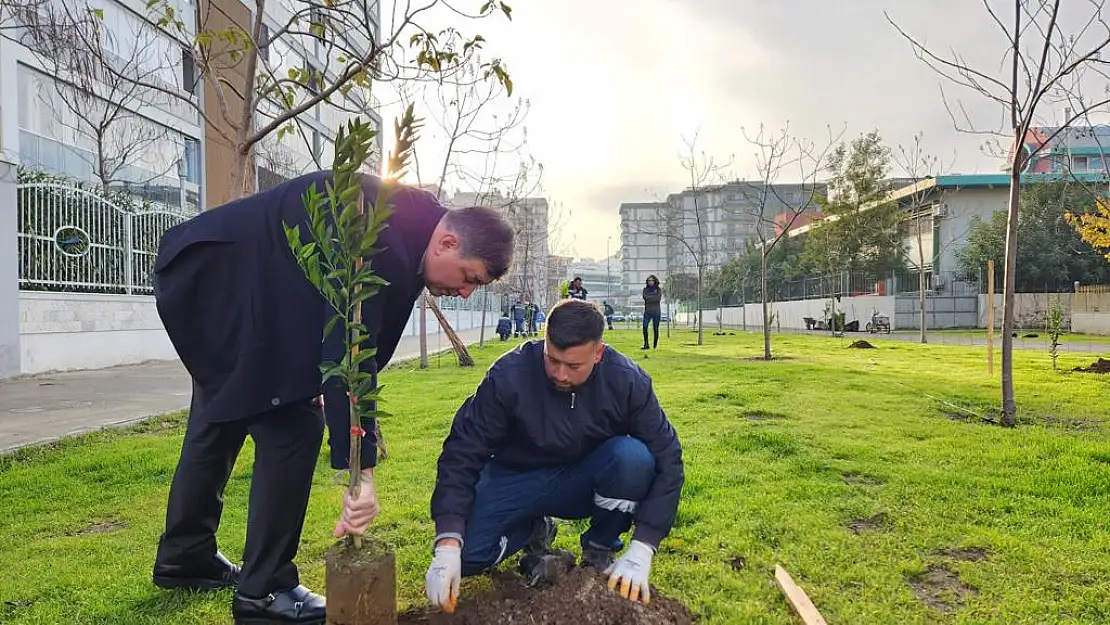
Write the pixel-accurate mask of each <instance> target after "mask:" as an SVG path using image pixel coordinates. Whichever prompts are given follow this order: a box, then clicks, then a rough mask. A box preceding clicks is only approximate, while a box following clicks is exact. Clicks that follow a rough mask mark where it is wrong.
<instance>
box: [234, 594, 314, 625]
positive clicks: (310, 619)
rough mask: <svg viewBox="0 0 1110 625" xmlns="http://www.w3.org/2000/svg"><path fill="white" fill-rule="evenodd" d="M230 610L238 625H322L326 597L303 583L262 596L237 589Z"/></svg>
mask: <svg viewBox="0 0 1110 625" xmlns="http://www.w3.org/2000/svg"><path fill="white" fill-rule="evenodd" d="M231 614H232V616H234V617H235V625H278V624H279V623H281V624H285V623H296V624H297V625H323V623H324V619H325V618H326V617H327V601H326V600H325V599H324V597H323V595H318V594H316V593H314V592H312V591H311V590H309V589H307V588H305V587H304V586H297V587H296V588H294V589H292V590H279V591H275V592H272V593H270V594H268V595H266V596H265V597H262V598H260V599H256V598H254V597H248V596H246V595H241V594H239V593H235V599H234V600H233V601H232V602H231Z"/></svg>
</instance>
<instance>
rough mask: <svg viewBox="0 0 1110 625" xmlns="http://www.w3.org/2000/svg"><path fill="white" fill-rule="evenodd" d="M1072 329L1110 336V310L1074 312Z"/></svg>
mask: <svg viewBox="0 0 1110 625" xmlns="http://www.w3.org/2000/svg"><path fill="white" fill-rule="evenodd" d="M1071 330H1072V332H1078V333H1080V334H1101V335H1102V336H1110V311H1108V312H1097V313H1090V312H1076V313H1072V316H1071Z"/></svg>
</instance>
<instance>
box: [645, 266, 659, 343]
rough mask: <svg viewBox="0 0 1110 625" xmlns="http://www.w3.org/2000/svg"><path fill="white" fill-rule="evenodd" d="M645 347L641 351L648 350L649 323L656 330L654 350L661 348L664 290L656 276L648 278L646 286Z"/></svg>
mask: <svg viewBox="0 0 1110 625" xmlns="http://www.w3.org/2000/svg"><path fill="white" fill-rule="evenodd" d="M643 295H644V346H643V347H641V348H640V349H648V323H651V324H653V326H654V330H655V342H654V343H652V346H651V347H652V348H656V347H659V320H660V319H661V318H662V316H663V311H662V308H661V304H662V302H663V288H662V287H660V286H659V278H656V277H655V276H654V275H651V276H648V279H647V283H646V284H645V286H644V293H643Z"/></svg>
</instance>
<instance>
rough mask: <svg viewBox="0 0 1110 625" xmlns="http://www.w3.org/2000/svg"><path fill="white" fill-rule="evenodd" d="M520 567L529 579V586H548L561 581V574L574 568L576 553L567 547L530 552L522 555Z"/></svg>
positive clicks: (521, 572)
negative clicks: (542, 551)
mask: <svg viewBox="0 0 1110 625" xmlns="http://www.w3.org/2000/svg"><path fill="white" fill-rule="evenodd" d="M518 568H519V570H520V574H521V575H522V576H524V579H526V580H528V586H530V587H531V586H539V585H545V586H546V585H549V584H554V583H555V582H557V581H559V576H561V575H563V574H564V573H566V572H567V571H569V570H571V569H573V568H574V554H573V553H571V552H569V551H567V550H566V549H551V550H548V551H546V552H544V553H529V554H525V555H523V556H521V557H520V563H519V564H518Z"/></svg>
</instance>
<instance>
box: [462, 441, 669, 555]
mask: <svg viewBox="0 0 1110 625" xmlns="http://www.w3.org/2000/svg"><path fill="white" fill-rule="evenodd" d="M654 482H655V458H654V456H652V455H651V452H650V451H649V450H648V448H647V446H646V445H644V444H643V443H642V442H640V441H639V440H637V439H635V438H631V437H628V436H620V437H617V438H611V439H609V440H608V441H606V442H605V443H603V444H602V445H601V446H600V447H598V448H597V449H595V450H594V451H593V452H591V453H590V454H589V455H588V456H586V457H585V458H583V459H582V460H581V461H580V462H578V463H577V464H573V465H569V466H562V467H553V468H546V469H535V470H530V471H516V470H513V469H510V468H507V467H505V466H503V465H500V464H498V463H497V461H496V460H493V461H491V462H490V463H489V464H487V465H486V467H485V469H483V470H482V473H481V476H480V477H479V478H478V486H477V492H476V493H475V498H474V508H473V509H472V510H471V513H470V518H469V519H468V520H467V523H466V535H465V536H464V537H463V551H462V570H463V575H477V574H479V573H481V572H483V571H485V570H487V569H489V567H491V566H493V565H496V564H498V563H500V562H502V561H504V560H505V559H506V558H508V557H510V556H512V555H513V554H515V553H517V552H518V551H520V550H521V549H523V548H524V544H525V543H526V542H528V538H529V536H530V535H531V533H532V528H533V527H534V525H535V522H536V520H537V519H540V518H542V517H545V516H552V517H558V518H562V519H585V518H589V519H590V527H589V529H588V530H586V532H585V533H584V534H583V535H582V543H583V544H587V543H588V544H592V545H594V546H596V547H599V548H602V549H613V550H618V549H620V548H621V547H622V543H621V540H620V537H621V535H622V534H624V533H625V532H627V531H628V529H629V528H630V527H631V526H632V517H633V514H634V512H635V505H636V502H638V501H640V500H641V499H643V498H644V497H645V496H647V493H648V490H650V489H651V485H652V484H653V483H654Z"/></svg>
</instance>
